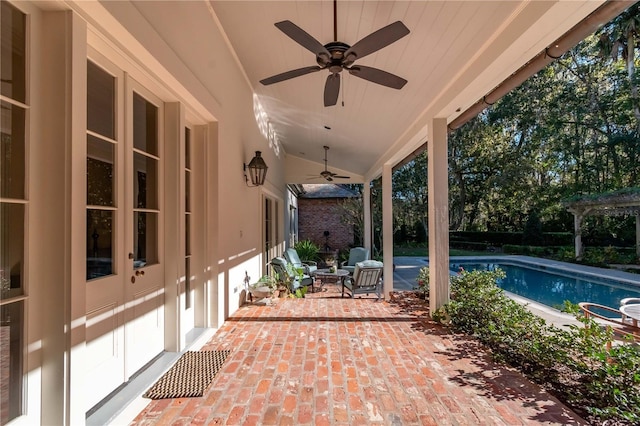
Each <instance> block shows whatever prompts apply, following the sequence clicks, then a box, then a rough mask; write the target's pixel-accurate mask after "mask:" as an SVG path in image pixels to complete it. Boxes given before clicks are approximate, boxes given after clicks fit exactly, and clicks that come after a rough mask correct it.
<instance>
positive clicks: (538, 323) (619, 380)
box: [434, 270, 640, 424]
mask: <svg viewBox="0 0 640 426" xmlns="http://www.w3.org/2000/svg"><path fill="white" fill-rule="evenodd" d="M503 276H504V273H503V272H502V271H500V270H496V271H472V272H466V271H463V272H461V273H460V274H459V275H458V276H456V277H453V278H452V282H451V302H450V303H448V304H446V305H445V306H443V308H442V310H441V311H439V312H438V313H436V315H434V319H436V320H442V319H445V318H446V319H447V321H446V322H448V323H450V324H451V326H452V327H453V328H454V329H455V330H457V331H461V332H464V333H466V334H470V335H473V336H475V337H476V338H478V339H479V340H480V341H482V342H483V343H484V344H485V345H487V346H488V347H489V348H490V349H491V354H492V355H493V356H494V357H495V359H496V360H498V361H503V362H506V363H508V364H510V365H512V366H514V367H517V368H519V369H520V370H521V371H522V372H523V373H525V374H526V375H527V376H529V377H530V378H531V379H532V380H534V381H537V382H538V383H541V384H542V385H544V386H545V387H547V388H548V389H549V390H550V391H551V392H553V393H555V394H556V395H557V396H558V397H559V398H560V399H562V400H564V401H566V402H567V403H568V404H569V405H571V406H573V407H574V409H576V410H578V411H580V410H584V412H583V413H582V415H583V416H587V415H590V416H592V417H593V418H594V419H592V420H595V419H597V421H598V422H603V421H606V420H613V421H616V422H618V423H617V424H637V423H638V422H639V421H640V348H639V347H638V346H637V345H632V344H619V345H615V346H613V348H612V349H611V350H610V351H607V349H606V343H607V342H608V341H610V340H611V338H612V335H611V331H609V330H607V329H603V328H600V327H599V326H598V325H597V324H596V323H595V322H593V320H591V319H586V318H584V317H583V316H581V315H579V314H578V313H577V309H576V308H575V306H574V307H571V306H570V305H569V308H570V310H571V311H572V312H573V313H574V314H576V315H578V319H580V321H582V322H583V323H584V324H585V326H586V327H575V326H574V327H571V328H570V329H569V330H568V331H567V330H563V329H559V328H557V327H555V326H552V325H551V326H550V325H547V324H546V322H545V321H544V320H543V319H542V318H540V317H538V316H536V315H534V314H533V313H531V312H530V311H529V310H527V308H526V307H525V306H523V305H521V304H518V303H516V302H515V301H513V300H511V299H509V298H508V297H507V296H505V295H504V293H503V291H502V290H501V289H500V288H499V287H498V286H497V285H496V284H495V281H496V279H498V278H501V277H503Z"/></svg>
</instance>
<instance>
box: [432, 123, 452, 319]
mask: <svg viewBox="0 0 640 426" xmlns="http://www.w3.org/2000/svg"><path fill="white" fill-rule="evenodd" d="M428 138H429V139H428V143H427V149H428V188H429V310H430V312H431V313H432V314H433V313H434V312H435V311H436V310H438V309H439V308H440V307H441V306H442V305H444V304H445V303H447V302H449V182H448V176H449V167H448V158H449V157H448V150H447V120H446V119H445V118H435V119H433V121H432V122H431V125H430V126H429V133H428Z"/></svg>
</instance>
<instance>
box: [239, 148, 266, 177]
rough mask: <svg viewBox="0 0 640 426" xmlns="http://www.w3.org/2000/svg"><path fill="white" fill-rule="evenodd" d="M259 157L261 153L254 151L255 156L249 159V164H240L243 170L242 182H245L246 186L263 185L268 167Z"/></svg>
mask: <svg viewBox="0 0 640 426" xmlns="http://www.w3.org/2000/svg"><path fill="white" fill-rule="evenodd" d="M261 155H262V153H261V152H260V151H256V156H255V157H253V158H252V159H251V161H250V162H249V164H242V166H243V168H244V180H245V182H247V186H260V185H264V180H265V178H266V177H267V169H268V167H267V164H266V163H265V162H264V160H263V159H262V156H261ZM247 169H248V170H249V176H250V177H251V185H249V179H248V178H247Z"/></svg>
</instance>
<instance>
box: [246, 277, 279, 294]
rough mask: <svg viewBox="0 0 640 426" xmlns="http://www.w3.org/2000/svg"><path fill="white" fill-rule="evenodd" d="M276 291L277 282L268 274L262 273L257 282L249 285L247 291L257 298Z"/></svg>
mask: <svg viewBox="0 0 640 426" xmlns="http://www.w3.org/2000/svg"><path fill="white" fill-rule="evenodd" d="M276 291H278V282H277V281H276V279H275V278H274V277H272V276H270V275H263V276H262V277H260V279H259V280H258V281H257V282H255V283H253V284H250V285H249V293H251V296H253V297H255V298H258V299H264V298H266V297H272V296H273V295H274V292H276Z"/></svg>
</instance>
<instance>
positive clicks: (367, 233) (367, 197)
mask: <svg viewBox="0 0 640 426" xmlns="http://www.w3.org/2000/svg"><path fill="white" fill-rule="evenodd" d="M362 212H363V213H362V214H363V222H362V237H363V241H362V242H363V244H364V247H365V248H367V249H369V253H371V254H373V247H372V245H371V182H370V181H366V182H365V183H364V186H363V189H362Z"/></svg>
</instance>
